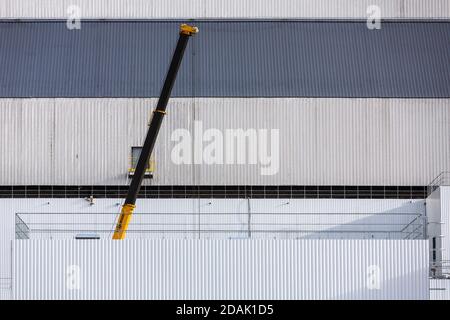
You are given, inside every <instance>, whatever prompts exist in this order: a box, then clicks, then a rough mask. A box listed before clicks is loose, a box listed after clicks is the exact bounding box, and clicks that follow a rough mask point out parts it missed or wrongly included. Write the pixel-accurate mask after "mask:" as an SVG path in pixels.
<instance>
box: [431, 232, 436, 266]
mask: <svg viewBox="0 0 450 320" xmlns="http://www.w3.org/2000/svg"><path fill="white" fill-rule="evenodd" d="M432 251H433V262H436V237H433V250H432Z"/></svg>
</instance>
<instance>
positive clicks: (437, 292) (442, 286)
mask: <svg viewBox="0 0 450 320" xmlns="http://www.w3.org/2000/svg"><path fill="white" fill-rule="evenodd" d="M430 300H450V279H430Z"/></svg>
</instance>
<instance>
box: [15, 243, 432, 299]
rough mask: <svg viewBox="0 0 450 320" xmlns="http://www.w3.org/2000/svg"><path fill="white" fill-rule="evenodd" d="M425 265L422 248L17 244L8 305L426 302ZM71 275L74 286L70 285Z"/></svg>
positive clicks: (423, 245)
mask: <svg viewBox="0 0 450 320" xmlns="http://www.w3.org/2000/svg"><path fill="white" fill-rule="evenodd" d="M427 257H428V244H427V242H426V241H423V240H416V241H393V240H392V241H388V240H359V241H357V240H353V241H352V240H297V241H296V240H128V241H122V242H113V241H81V242H80V241H55V240H54V241H33V240H19V241H16V242H15V247H14V268H15V269H14V270H15V273H14V274H15V278H14V284H13V294H14V298H15V299H428V298H429V280H428V263H427V260H428V259H427ZM305 261H308V263H305ZM70 266H77V271H76V273H75V274H74V273H70V272H69V273H68V271H70V269H68V268H70ZM374 269H375V270H376V271H375V275H374V274H373V273H372V271H371V270H374ZM74 276H79V278H78V279H79V287H77V286H76V285H75V286H74V285H73V284H74V282H71V280H73V277H74ZM374 276H375V277H376V276H379V281H376V280H375V282H374V279H373V277H374ZM111 279H114V281H111ZM76 283H77V282H75V284H76Z"/></svg>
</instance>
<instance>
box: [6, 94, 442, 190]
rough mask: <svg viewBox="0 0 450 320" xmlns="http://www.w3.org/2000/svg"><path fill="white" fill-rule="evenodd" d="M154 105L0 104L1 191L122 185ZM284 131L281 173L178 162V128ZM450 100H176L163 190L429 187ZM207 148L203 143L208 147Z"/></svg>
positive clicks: (163, 147)
mask: <svg viewBox="0 0 450 320" xmlns="http://www.w3.org/2000/svg"><path fill="white" fill-rule="evenodd" d="M155 104H156V99H0V109H1V110H2V112H1V113H0V123H1V126H0V152H1V155H2V156H1V157H0V185H43V184H49V185H50V184H54V185H55V184H56V185H90V184H91V185H126V184H127V172H128V168H129V158H130V150H131V146H139V145H140V144H141V143H142V141H143V139H144V136H145V133H146V130H147V122H148V119H149V116H150V114H151V110H152V109H153V108H154V106H155ZM194 120H198V121H202V123H203V127H204V130H206V129H209V128H217V129H219V130H221V131H222V132H223V133H224V130H226V129H238V128H243V129H249V128H252V129H279V134H280V168H279V171H278V173H276V174H274V175H261V166H260V165H238V164H235V165H217V164H214V165H206V164H203V165H176V164H174V163H173V162H172V160H171V151H172V148H173V147H174V146H175V145H176V142H172V141H171V134H172V132H173V131H174V130H175V129H179V128H185V129H188V130H189V131H190V133H191V134H192V135H193V134H194ZM449 139H450V100H449V99H312V98H177V99H172V100H171V101H170V103H169V108H168V116H167V117H166V118H165V120H164V123H163V125H162V131H161V133H160V135H159V137H158V140H157V143H156V150H155V156H156V173H155V177H154V179H153V180H152V181H145V183H152V184H159V185H191V184H194V185H196V184H202V185H233V184H234V185H238V184H241V185H427V184H428V183H429V182H430V181H431V180H432V179H433V178H434V177H435V176H437V175H438V174H439V173H440V172H441V171H445V170H450V162H449V159H450V144H449V143H448V141H449ZM204 145H207V143H204Z"/></svg>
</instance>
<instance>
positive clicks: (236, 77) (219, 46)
mask: <svg viewBox="0 0 450 320" xmlns="http://www.w3.org/2000/svg"><path fill="white" fill-rule="evenodd" d="M179 23H180V22H179V21H142V20H141V21H130V20H128V21H117V20H116V21H94V20H88V21H82V24H81V29H80V30H69V29H67V28H66V23H65V21H21V22H17V21H16V22H12V21H3V22H0V38H1V39H2V41H1V42H0V70H2V72H1V73H0V97H3V98H5V97H157V96H158V95H159V91H160V88H161V86H162V82H163V79H164V76H165V73H166V71H167V67H168V64H169V61H170V58H171V54H172V52H173V49H174V46H175V43H176V39H177V30H178V25H179ZM195 23H196V24H197V25H198V26H199V28H200V34H199V35H198V36H196V37H194V38H193V39H192V40H191V41H190V43H189V45H188V49H187V51H186V54H185V57H184V61H183V63H182V66H181V69H180V73H179V76H178V78H177V82H176V84H175V87H174V91H173V96H178V97H190V96H201V97H222V96H223V97H406V98H413V97H414V98H420V97H427V98H447V97H450V64H449V63H448V61H450V41H448V39H449V38H450V22H448V21H440V22H436V21H434V22H425V21H414V22H413V21H409V22H407V21H384V22H383V23H382V28H381V29H380V30H369V29H368V28H367V27H366V22H365V21H324V20H322V21H312V20H309V21H308V20H303V21H261V20H260V21H204V20H203V21H197V22H195Z"/></svg>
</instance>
